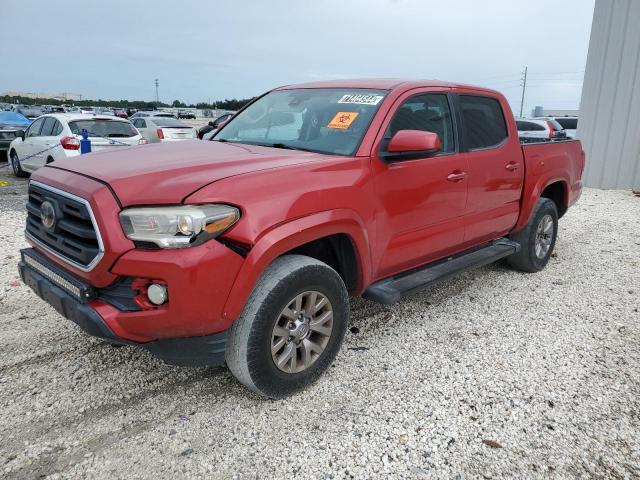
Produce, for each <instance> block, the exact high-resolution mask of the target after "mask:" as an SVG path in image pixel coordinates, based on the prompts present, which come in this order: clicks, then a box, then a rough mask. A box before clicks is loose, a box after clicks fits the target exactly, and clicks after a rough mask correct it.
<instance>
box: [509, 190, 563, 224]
mask: <svg viewBox="0 0 640 480" xmlns="http://www.w3.org/2000/svg"><path fill="white" fill-rule="evenodd" d="M543 197H544V198H549V199H550V200H552V201H553V202H554V203H555V204H556V208H557V209H558V218H560V217H562V215H564V214H565V213H566V211H567V209H568V208H569V184H568V182H567V180H566V179H565V178H550V179H546V181H545V180H544V179H540V181H538V182H537V183H536V184H535V185H534V186H532V187H531V188H527V187H526V186H525V190H524V192H523V198H522V203H521V208H520V216H519V217H518V222H517V223H516V226H515V227H514V228H513V230H512V233H517V232H519V231H521V230H522V229H523V228H524V227H525V226H526V225H527V223H529V220H530V219H531V215H532V214H533V210H534V209H535V206H536V203H537V202H538V200H539V199H540V198H543Z"/></svg>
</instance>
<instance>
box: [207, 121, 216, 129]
mask: <svg viewBox="0 0 640 480" xmlns="http://www.w3.org/2000/svg"><path fill="white" fill-rule="evenodd" d="M208 125H209V126H210V127H213V128H215V127H216V122H209V124H208Z"/></svg>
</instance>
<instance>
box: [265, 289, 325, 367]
mask: <svg viewBox="0 0 640 480" xmlns="http://www.w3.org/2000/svg"><path fill="white" fill-rule="evenodd" d="M332 329H333V307H332V306H331V302H329V299H328V298H327V297H326V296H324V295H323V294H322V293H320V292H316V291H308V292H303V293H300V294H299V295H297V296H295V297H294V298H293V299H291V301H289V303H288V304H287V306H286V307H285V308H284V309H283V310H282V312H280V315H279V316H278V319H277V321H276V324H275V325H274V327H273V332H272V334H271V358H272V359H273V363H274V364H275V365H276V367H278V369H279V370H281V371H283V372H286V373H299V372H302V371H303V370H306V369H307V368H309V367H310V366H311V365H313V363H314V362H315V361H316V360H318V358H320V356H321V355H322V352H324V350H325V348H326V346H327V344H328V343H329V338H330V337H331V331H332Z"/></svg>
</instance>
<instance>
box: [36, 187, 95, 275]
mask: <svg viewBox="0 0 640 480" xmlns="http://www.w3.org/2000/svg"><path fill="white" fill-rule="evenodd" d="M29 184H33V185H36V186H38V187H39V188H42V189H44V190H49V191H50V192H53V193H56V194H58V195H61V196H63V197H67V198H70V199H71V200H75V201H76V202H79V203H82V204H84V206H85V207H86V208H87V211H88V212H89V217H90V218H91V224H92V225H93V230H94V231H95V232H96V239H97V240H98V255H96V257H95V258H94V259H93V260H92V261H91V263H89V264H88V265H82V264H80V263H78V262H76V261H74V260H72V259H70V258H67V257H65V256H64V255H61V254H59V253H58V252H56V251H55V250H53V249H52V248H49V247H48V246H47V245H46V244H44V243H43V242H41V241H40V240H38V239H37V238H35V237H34V236H33V235H30V234H29V232H27V231H26V230H25V236H26V237H27V238H28V239H29V240H30V241H31V242H33V243H34V244H36V245H38V246H39V247H40V248H42V249H43V250H46V251H47V252H48V253H50V254H51V255H53V256H55V257H56V258H59V259H60V260H62V261H63V262H65V263H68V264H69V265H71V266H73V267H75V268H77V269H78V270H81V271H83V272H90V271H91V270H93V269H94V268H95V266H96V265H97V264H98V263H99V262H100V260H102V257H103V256H104V243H103V242H102V235H101V234H100V229H99V228H98V222H96V217H95V215H94V214H93V209H92V208H91V205H90V204H89V202H88V201H87V200H85V199H84V198H82V197H78V196H77V195H73V194H72V193H69V192H65V191H63V190H60V189H58V188H55V187H52V186H50V185H46V184H44V183H40V182H38V181H35V180H31V181H30V182H29Z"/></svg>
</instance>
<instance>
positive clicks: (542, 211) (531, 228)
mask: <svg viewBox="0 0 640 480" xmlns="http://www.w3.org/2000/svg"><path fill="white" fill-rule="evenodd" d="M549 229H551V231H549ZM541 235H543V237H541ZM557 236H558V209H557V208H556V204H555V203H553V201H552V200H549V199H548V198H540V199H539V200H538V203H536V206H535V208H534V209H533V213H532V214H531V220H529V223H527V226H526V227H525V228H524V229H523V230H521V231H520V232H518V233H516V234H514V235H511V236H510V238H511V240H513V241H514V242H518V243H519V244H520V251H519V252H518V253H515V254H513V255H511V256H510V257H508V258H507V262H508V263H509V265H511V267H513V268H514V269H516V270H520V271H522V272H529V273H535V272H539V271H540V270H542V269H543V268H544V267H545V266H546V265H547V262H548V261H549V258H551V254H552V253H553V248H554V247H555V245H556V238H557Z"/></svg>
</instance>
